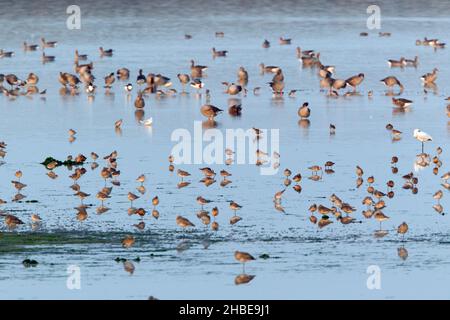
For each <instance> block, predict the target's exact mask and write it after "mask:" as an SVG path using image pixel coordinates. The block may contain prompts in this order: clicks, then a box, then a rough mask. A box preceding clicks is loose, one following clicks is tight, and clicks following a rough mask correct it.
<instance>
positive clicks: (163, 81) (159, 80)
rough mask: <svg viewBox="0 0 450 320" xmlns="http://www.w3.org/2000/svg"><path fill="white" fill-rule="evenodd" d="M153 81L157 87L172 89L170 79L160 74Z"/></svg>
mask: <svg viewBox="0 0 450 320" xmlns="http://www.w3.org/2000/svg"><path fill="white" fill-rule="evenodd" d="M153 81H154V83H155V85H157V86H161V87H170V86H171V85H172V82H171V81H170V78H168V77H165V76H163V75H161V74H159V73H158V74H157V75H156V76H155V77H154V79H153Z"/></svg>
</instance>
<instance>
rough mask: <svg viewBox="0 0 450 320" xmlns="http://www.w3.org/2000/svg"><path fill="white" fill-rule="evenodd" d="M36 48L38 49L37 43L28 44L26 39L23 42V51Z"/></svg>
mask: <svg viewBox="0 0 450 320" xmlns="http://www.w3.org/2000/svg"><path fill="white" fill-rule="evenodd" d="M37 49H39V45H37V44H28V43H27V42H26V41H25V42H24V43H23V50H24V51H36V50H37Z"/></svg>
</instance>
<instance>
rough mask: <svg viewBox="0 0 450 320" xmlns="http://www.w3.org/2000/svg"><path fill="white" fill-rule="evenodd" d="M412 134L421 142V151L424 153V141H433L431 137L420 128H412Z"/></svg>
mask: <svg viewBox="0 0 450 320" xmlns="http://www.w3.org/2000/svg"><path fill="white" fill-rule="evenodd" d="M413 136H414V138H416V139H417V140H419V141H420V142H421V143H422V153H424V151H423V149H424V143H425V142H427V141H433V138H432V137H431V136H430V135H429V134H428V133H426V132H423V131H421V130H420V129H414V133H413Z"/></svg>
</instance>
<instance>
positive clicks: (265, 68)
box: [259, 63, 281, 73]
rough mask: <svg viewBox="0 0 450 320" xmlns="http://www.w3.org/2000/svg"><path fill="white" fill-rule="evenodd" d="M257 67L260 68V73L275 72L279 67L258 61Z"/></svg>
mask: <svg viewBox="0 0 450 320" xmlns="http://www.w3.org/2000/svg"><path fill="white" fill-rule="evenodd" d="M259 69H260V70H261V73H266V72H267V73H276V72H277V71H278V70H280V69H281V68H280V67H277V66H266V65H264V63H260V64H259Z"/></svg>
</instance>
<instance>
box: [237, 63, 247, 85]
mask: <svg viewBox="0 0 450 320" xmlns="http://www.w3.org/2000/svg"><path fill="white" fill-rule="evenodd" d="M237 76H238V80H239V81H242V82H245V83H247V82H248V72H247V70H245V68H244V67H239V70H238V73H237Z"/></svg>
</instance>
